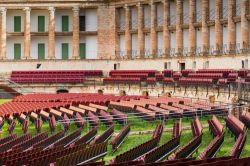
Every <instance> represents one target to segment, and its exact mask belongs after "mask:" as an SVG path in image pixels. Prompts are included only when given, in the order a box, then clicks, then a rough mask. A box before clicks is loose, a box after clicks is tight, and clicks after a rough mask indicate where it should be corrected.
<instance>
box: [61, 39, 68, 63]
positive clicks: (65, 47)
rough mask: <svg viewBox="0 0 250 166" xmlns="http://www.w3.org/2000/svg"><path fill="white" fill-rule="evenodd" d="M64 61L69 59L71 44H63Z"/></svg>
mask: <svg viewBox="0 0 250 166" xmlns="http://www.w3.org/2000/svg"><path fill="white" fill-rule="evenodd" d="M62 59H64V60H65V59H69V44H68V43H62Z"/></svg>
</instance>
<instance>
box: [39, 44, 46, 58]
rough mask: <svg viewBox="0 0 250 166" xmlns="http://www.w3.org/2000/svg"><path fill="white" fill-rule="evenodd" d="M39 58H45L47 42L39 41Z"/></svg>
mask: <svg viewBox="0 0 250 166" xmlns="http://www.w3.org/2000/svg"><path fill="white" fill-rule="evenodd" d="M38 59H39V60H43V59H45V44H44V43H38Z"/></svg>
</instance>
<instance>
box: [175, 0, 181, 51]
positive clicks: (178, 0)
mask: <svg viewBox="0 0 250 166" xmlns="http://www.w3.org/2000/svg"><path fill="white" fill-rule="evenodd" d="M182 18H183V2H182V0H176V50H175V52H176V55H177V56H178V55H182V49H183V32H182V27H181V25H182V22H183V21H182V20H183V19H182Z"/></svg>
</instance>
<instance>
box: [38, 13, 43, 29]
mask: <svg viewBox="0 0 250 166" xmlns="http://www.w3.org/2000/svg"><path fill="white" fill-rule="evenodd" d="M38 32H45V17H44V16H38Z"/></svg>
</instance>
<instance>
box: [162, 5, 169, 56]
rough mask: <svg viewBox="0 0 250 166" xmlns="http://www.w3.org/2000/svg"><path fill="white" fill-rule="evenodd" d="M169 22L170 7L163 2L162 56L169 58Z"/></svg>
mask: <svg viewBox="0 0 250 166" xmlns="http://www.w3.org/2000/svg"><path fill="white" fill-rule="evenodd" d="M169 21H170V5H169V1H168V0H163V54H164V56H166V57H167V56H169V52H170V33H169V29H168V26H169Z"/></svg>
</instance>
